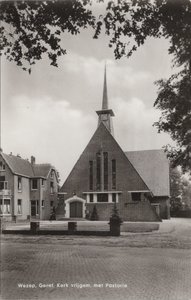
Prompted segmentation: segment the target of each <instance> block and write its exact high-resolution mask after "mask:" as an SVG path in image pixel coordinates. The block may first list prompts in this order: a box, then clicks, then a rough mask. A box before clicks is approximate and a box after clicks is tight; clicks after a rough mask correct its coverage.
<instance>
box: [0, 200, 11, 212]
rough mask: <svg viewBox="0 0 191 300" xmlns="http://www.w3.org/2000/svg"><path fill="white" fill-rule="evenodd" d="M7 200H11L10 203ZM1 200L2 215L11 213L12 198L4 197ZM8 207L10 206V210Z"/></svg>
mask: <svg viewBox="0 0 191 300" xmlns="http://www.w3.org/2000/svg"><path fill="white" fill-rule="evenodd" d="M6 200H8V201H9V204H5V201H6ZM1 201H2V204H0V209H1V212H0V214H1V215H10V214H11V199H10V198H3V199H1ZM7 205H8V206H7ZM7 207H8V210H7Z"/></svg>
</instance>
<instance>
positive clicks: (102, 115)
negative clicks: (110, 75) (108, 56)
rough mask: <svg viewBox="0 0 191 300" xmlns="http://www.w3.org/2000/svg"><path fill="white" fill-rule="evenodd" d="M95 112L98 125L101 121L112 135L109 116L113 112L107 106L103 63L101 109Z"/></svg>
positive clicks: (111, 123) (111, 115) (112, 114)
mask: <svg viewBox="0 0 191 300" xmlns="http://www.w3.org/2000/svg"><path fill="white" fill-rule="evenodd" d="M96 113H97V114H98V126H99V125H100V123H101V122H102V123H103V124H104V125H105V126H106V127H107V129H108V130H109V131H110V133H111V134H112V135H114V132H113V122H112V118H111V117H113V116H114V113H113V110H112V109H109V106H108V95H107V78H106V65H105V71H104V84H103V99H102V109H101V110H98V111H96Z"/></svg>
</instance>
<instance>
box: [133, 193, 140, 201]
mask: <svg viewBox="0 0 191 300" xmlns="http://www.w3.org/2000/svg"><path fill="white" fill-rule="evenodd" d="M131 196H132V200H133V201H141V193H137V192H134V193H131Z"/></svg>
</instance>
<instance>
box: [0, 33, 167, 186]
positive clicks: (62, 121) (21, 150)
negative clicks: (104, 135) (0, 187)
mask: <svg viewBox="0 0 191 300" xmlns="http://www.w3.org/2000/svg"><path fill="white" fill-rule="evenodd" d="M62 42H63V45H64V46H65V47H66V49H67V55H65V56H63V57H62V58H61V59H60V60H59V68H55V67H52V66H49V62H48V61H47V59H43V60H41V61H40V62H38V63H37V64H36V65H35V66H34V67H33V69H32V74H31V75H29V74H28V73H27V72H25V71H23V70H22V69H21V68H19V67H17V66H16V65H15V64H14V63H13V62H12V63H10V62H7V61H6V60H5V59H2V69H1V73H2V78H1V80H2V93H1V94H2V99H1V101H2V132H1V133H2V148H3V152H5V153H10V152H12V153H13V154H15V155H17V154H20V155H21V156H22V157H23V158H30V156H31V155H34V156H35V157H36V161H37V163H46V162H49V163H51V164H53V165H54V166H55V167H56V168H57V169H58V171H59V173H60V175H61V183H63V181H64V180H65V179H66V177H67V175H68V174H69V172H70V171H71V169H72V167H73V165H74V164H75V162H76V160H77V159H78V158H79V156H80V154H81V153H82V151H83V150H84V148H85V146H86V145H87V143H88V142H89V140H90V138H91V136H92V135H93V133H94V132H95V130H96V128H97V114H96V113H95V111H96V110H99V109H101V102H102V93H103V78H104V63H105V61H106V62H107V86H108V97H109V106H110V108H112V109H113V111H114V113H115V117H114V118H113V122H114V132H115V138H116V140H117V142H118V143H119V145H120V146H121V147H122V149H123V150H124V151H128V150H143V149H160V148H161V147H162V146H163V145H165V144H167V143H171V139H170V137H169V136H168V135H167V134H163V133H161V134H158V133H157V129H156V128H154V127H153V126H152V125H153V123H154V122H155V121H157V120H158V118H159V116H160V111H158V110H156V109H155V108H153V103H154V100H155V99H156V95H157V87H156V86H155V85H154V81H155V80H157V79H160V78H168V76H169V74H171V73H172V70H171V58H170V57H169V55H168V52H167V47H168V42H167V41H166V40H154V39H150V40H148V41H147V43H146V44H145V45H144V46H143V47H142V48H140V49H138V50H137V52H136V53H134V54H133V56H132V57H131V58H130V59H126V58H124V59H121V60H115V58H114V54H113V50H112V49H111V48H109V47H108V46H107V39H106V37H105V36H102V37H101V38H100V39H98V40H93V39H92V33H91V32H90V31H89V30H87V31H85V32H83V33H81V34H80V35H79V36H77V37H76V36H75V37H72V36H71V35H68V34H66V35H63V41H62Z"/></svg>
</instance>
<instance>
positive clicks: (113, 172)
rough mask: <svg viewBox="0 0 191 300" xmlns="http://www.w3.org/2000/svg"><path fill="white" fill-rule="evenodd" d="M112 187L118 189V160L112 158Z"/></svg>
mask: <svg viewBox="0 0 191 300" xmlns="http://www.w3.org/2000/svg"><path fill="white" fill-rule="evenodd" d="M111 163H112V189H116V160H115V159H112V162H111Z"/></svg>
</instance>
